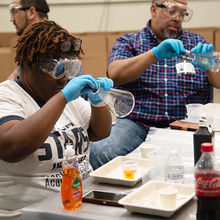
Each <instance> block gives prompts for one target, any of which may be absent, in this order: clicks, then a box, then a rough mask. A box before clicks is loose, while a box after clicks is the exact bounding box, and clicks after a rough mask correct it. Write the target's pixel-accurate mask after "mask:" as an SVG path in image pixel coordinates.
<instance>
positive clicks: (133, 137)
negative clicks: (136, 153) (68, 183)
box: [89, 119, 146, 170]
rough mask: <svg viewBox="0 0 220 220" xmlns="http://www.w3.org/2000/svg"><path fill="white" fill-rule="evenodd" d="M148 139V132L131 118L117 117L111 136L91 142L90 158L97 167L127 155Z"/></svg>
mask: <svg viewBox="0 0 220 220" xmlns="http://www.w3.org/2000/svg"><path fill="white" fill-rule="evenodd" d="M145 139H146V132H145V131H144V130H143V129H142V128H141V127H140V126H139V125H138V124H136V123H135V122H133V121H132V120H130V119H116V123H115V124H114V125H112V130H111V134H110V136H109V137H107V138H105V139H103V140H101V141H97V142H91V143H90V157H89V158H90V159H89V162H90V163H91V165H92V167H93V169H94V170H95V169H97V168H99V167H100V166H102V165H104V164H105V163H107V162H109V161H110V160H112V159H114V158H115V157H117V156H125V155H127V154H128V153H130V152H131V151H133V150H135V149H136V148H137V147H138V146H139V145H140V144H141V143H142V142H144V141H145Z"/></svg>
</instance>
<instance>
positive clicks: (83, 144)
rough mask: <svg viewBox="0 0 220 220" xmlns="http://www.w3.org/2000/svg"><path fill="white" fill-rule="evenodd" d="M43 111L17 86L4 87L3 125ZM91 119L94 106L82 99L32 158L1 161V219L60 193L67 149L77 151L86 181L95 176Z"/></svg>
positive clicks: (0, 102) (0, 101)
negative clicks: (90, 139) (90, 144)
mask: <svg viewBox="0 0 220 220" xmlns="http://www.w3.org/2000/svg"><path fill="white" fill-rule="evenodd" d="M39 109H40V106H39V103H38V104H37V102H36V101H35V100H34V99H33V98H32V97H31V96H30V95H29V94H28V93H27V92H26V91H25V90H24V89H23V88H22V87H21V85H19V84H18V83H17V82H15V81H9V80H8V81H4V82H3V83H1V84H0V125H1V124H2V123H4V122H5V121H9V120H14V119H18V120H23V119H25V118H28V117H29V116H31V115H32V114H33V113H35V112H36V111H38V110H39ZM90 116H91V108H90V103H89V102H87V101H85V100H84V99H82V98H78V99H76V100H74V101H72V102H70V103H68V104H67V105H66V107H65V109H64V111H63V114H62V115H61V116H60V118H59V120H58V121H57V123H56V125H55V126H54V128H53V130H52V131H51V133H50V135H49V137H48V138H47V139H46V140H45V142H44V144H43V145H42V146H41V147H40V148H39V149H38V150H37V151H35V152H34V153H33V154H32V155H30V156H28V157H27V158H26V159H24V160H22V161H20V162H17V163H7V162H5V161H3V160H0V217H4V219H7V218H6V217H9V216H11V217H13V216H17V217H18V216H19V215H20V214H21V209H22V208H23V207H25V206H28V205H30V204H33V203H36V202H39V201H42V200H43V199H45V198H47V197H48V196H50V195H52V194H53V193H56V192H58V191H60V186H61V180H62V157H63V153H64V150H65V148H64V146H66V145H69V144H71V145H73V148H74V149H75V152H76V155H77V156H78V161H79V173H80V176H81V178H82V180H83V179H85V178H86V177H88V175H89V173H90V172H92V167H91V165H90V163H89V139H88V132H87V130H88V128H89V122H90ZM17 217H16V218H17ZM16 218H15V219H16ZM0 219H1V218H0Z"/></svg>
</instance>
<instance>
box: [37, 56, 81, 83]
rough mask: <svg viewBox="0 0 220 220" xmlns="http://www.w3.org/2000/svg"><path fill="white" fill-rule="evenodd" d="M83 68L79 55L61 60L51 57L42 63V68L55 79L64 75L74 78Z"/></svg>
mask: <svg viewBox="0 0 220 220" xmlns="http://www.w3.org/2000/svg"><path fill="white" fill-rule="evenodd" d="M81 68H82V62H81V61H80V60H78V58H77V57H75V58H74V59H67V58H64V59H62V58H60V59H59V60H57V59H54V58H52V57H51V58H49V59H47V60H46V61H45V62H41V64H40V69H41V70H42V71H43V72H44V73H48V74H49V75H51V76H52V77H53V78H54V79H61V78H63V77H64V76H66V77H67V78H73V77H75V76H77V75H78V74H79V72H80V70H81Z"/></svg>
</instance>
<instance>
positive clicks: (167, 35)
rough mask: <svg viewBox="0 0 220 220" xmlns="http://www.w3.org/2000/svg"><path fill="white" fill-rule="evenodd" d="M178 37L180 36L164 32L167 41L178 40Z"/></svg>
mask: <svg viewBox="0 0 220 220" xmlns="http://www.w3.org/2000/svg"><path fill="white" fill-rule="evenodd" d="M177 36H178V34H177V33H174V34H171V33H168V31H167V29H165V30H164V37H165V39H168V38H174V39H176V38H177Z"/></svg>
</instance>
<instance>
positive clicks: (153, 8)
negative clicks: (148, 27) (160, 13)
mask: <svg viewBox="0 0 220 220" xmlns="http://www.w3.org/2000/svg"><path fill="white" fill-rule="evenodd" d="M156 10H157V6H156V5H154V4H153V5H151V7H150V12H151V15H152V17H155V16H156Z"/></svg>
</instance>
